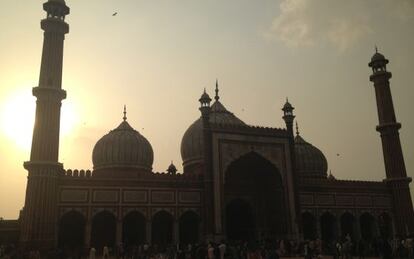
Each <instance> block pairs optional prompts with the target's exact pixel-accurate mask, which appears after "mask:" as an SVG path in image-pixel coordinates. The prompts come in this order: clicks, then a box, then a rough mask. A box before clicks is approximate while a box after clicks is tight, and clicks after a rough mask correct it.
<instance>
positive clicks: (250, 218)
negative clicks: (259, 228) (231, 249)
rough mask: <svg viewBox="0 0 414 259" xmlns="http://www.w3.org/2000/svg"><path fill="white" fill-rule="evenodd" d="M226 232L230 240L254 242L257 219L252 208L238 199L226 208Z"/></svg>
mask: <svg viewBox="0 0 414 259" xmlns="http://www.w3.org/2000/svg"><path fill="white" fill-rule="evenodd" d="M226 223H227V224H226V232H227V237H228V238H229V239H230V240H243V241H250V240H254V239H255V238H256V237H255V219H254V215H253V211H252V208H251V206H250V204H249V203H247V202H246V201H244V200H241V199H236V200H233V201H231V202H230V203H229V204H228V205H227V207H226Z"/></svg>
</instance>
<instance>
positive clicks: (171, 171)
mask: <svg viewBox="0 0 414 259" xmlns="http://www.w3.org/2000/svg"><path fill="white" fill-rule="evenodd" d="M167 172H168V174H176V173H177V167H175V165H174V164H173V161H171V164H170V165H169V166H168V168H167Z"/></svg>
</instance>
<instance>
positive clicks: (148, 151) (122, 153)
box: [92, 119, 154, 171]
mask: <svg viewBox="0 0 414 259" xmlns="http://www.w3.org/2000/svg"><path fill="white" fill-rule="evenodd" d="M92 161H93V168H94V169H95V170H97V169H108V168H136V169H143V170H146V171H151V170H152V163H153V161H154V152H153V150H152V147H151V144H150V143H149V142H148V140H147V139H146V138H145V137H144V136H142V135H141V134H140V133H139V132H138V131H136V130H134V129H133V128H132V127H131V126H130V125H129V124H128V122H127V121H126V120H125V119H124V121H123V122H122V123H121V124H120V125H119V126H118V127H117V128H116V129H114V130H111V131H110V132H109V133H108V134H106V135H105V136H103V137H102V138H101V139H100V140H99V141H98V142H97V143H96V144H95V147H94V149H93V153H92Z"/></svg>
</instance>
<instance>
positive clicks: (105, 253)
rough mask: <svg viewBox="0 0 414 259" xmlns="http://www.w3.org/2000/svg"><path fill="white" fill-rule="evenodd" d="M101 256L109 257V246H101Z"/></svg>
mask: <svg viewBox="0 0 414 259" xmlns="http://www.w3.org/2000/svg"><path fill="white" fill-rule="evenodd" d="M102 258H109V248H108V247H107V246H104V247H103V251H102Z"/></svg>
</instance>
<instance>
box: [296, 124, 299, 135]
mask: <svg viewBox="0 0 414 259" xmlns="http://www.w3.org/2000/svg"><path fill="white" fill-rule="evenodd" d="M296 136H299V126H298V121H296Z"/></svg>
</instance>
